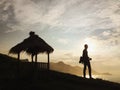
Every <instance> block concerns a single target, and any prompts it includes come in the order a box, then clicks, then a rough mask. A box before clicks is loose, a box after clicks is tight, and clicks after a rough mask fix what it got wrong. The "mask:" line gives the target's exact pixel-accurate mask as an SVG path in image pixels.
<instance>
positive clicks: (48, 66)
mask: <svg viewBox="0 0 120 90" xmlns="http://www.w3.org/2000/svg"><path fill="white" fill-rule="evenodd" d="M47 54H48V65H47V68H48V70H50V54H49V53H47Z"/></svg>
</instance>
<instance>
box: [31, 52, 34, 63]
mask: <svg viewBox="0 0 120 90" xmlns="http://www.w3.org/2000/svg"><path fill="white" fill-rule="evenodd" d="M33 56H34V55H33V54H32V55H31V59H32V62H33Z"/></svg>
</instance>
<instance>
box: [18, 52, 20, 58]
mask: <svg viewBox="0 0 120 90" xmlns="http://www.w3.org/2000/svg"><path fill="white" fill-rule="evenodd" d="M18 60H20V52H19V53H18Z"/></svg>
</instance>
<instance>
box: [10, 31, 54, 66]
mask: <svg viewBox="0 0 120 90" xmlns="http://www.w3.org/2000/svg"><path fill="white" fill-rule="evenodd" d="M29 35H30V36H29V37H28V38H26V39H24V40H23V42H21V43H19V44H17V45H16V46H14V47H12V48H11V49H10V51H9V53H12V54H18V59H20V53H21V52H22V51H25V52H26V53H27V54H28V55H31V59H32V62H33V61H34V60H33V57H34V56H35V62H37V55H38V54H39V53H46V54H47V55H48V68H49V62H50V60H49V54H50V53H52V52H53V51H54V49H53V48H52V47H51V46H50V45H48V44H47V43H46V42H45V41H44V40H43V39H42V38H40V37H39V36H38V35H36V34H35V33H34V32H32V31H31V32H30V33H29Z"/></svg>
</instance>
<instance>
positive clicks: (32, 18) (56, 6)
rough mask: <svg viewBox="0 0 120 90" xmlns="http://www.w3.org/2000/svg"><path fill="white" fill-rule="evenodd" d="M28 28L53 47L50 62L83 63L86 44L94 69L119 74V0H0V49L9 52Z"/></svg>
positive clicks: (24, 56) (24, 35)
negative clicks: (80, 60) (80, 58)
mask: <svg viewBox="0 0 120 90" xmlns="http://www.w3.org/2000/svg"><path fill="white" fill-rule="evenodd" d="M30 31H34V32H35V33H36V34H37V35H39V37H41V38H42V39H44V40H45V41H46V42H47V43H48V44H49V45H51V46H52V47H53V48H54V52H53V53H52V54H51V62H59V61H64V62H65V63H67V64H70V65H73V66H74V65H79V66H82V65H80V64H79V63H78V62H79V57H80V56H81V55H82V51H83V49H84V44H88V46H89V48H88V53H89V56H90V57H91V58H92V61H91V64H92V68H93V69H95V70H97V71H98V72H110V73H112V74H119V73H120V71H119V69H120V50H119V49H120V0H0V52H1V53H5V54H8V51H9V50H10V48H11V47H13V46H15V45H16V44H18V43H19V42H22V41H23V40H24V39H25V38H27V37H29V32H30ZM23 54H24V55H23V58H29V56H27V55H26V54H25V53H23ZM42 56H44V57H45V58H46V55H45V54H43V55H40V56H39V60H41V59H42V60H43V61H44V59H45V58H44V57H42Z"/></svg>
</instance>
